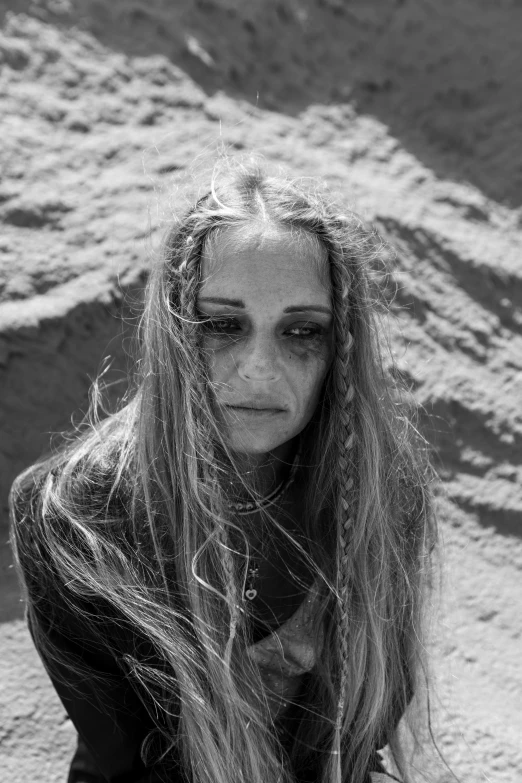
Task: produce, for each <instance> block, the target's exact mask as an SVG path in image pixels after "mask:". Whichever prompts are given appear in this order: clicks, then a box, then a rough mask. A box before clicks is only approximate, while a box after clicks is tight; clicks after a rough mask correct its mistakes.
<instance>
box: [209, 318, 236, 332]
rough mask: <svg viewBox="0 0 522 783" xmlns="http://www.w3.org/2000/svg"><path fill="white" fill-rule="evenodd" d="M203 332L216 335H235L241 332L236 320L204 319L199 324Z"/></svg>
mask: <svg viewBox="0 0 522 783" xmlns="http://www.w3.org/2000/svg"><path fill="white" fill-rule="evenodd" d="M201 323H202V326H203V329H204V330H205V332H207V333H209V334H212V335H215V336H218V335H236V334H238V333H239V332H240V331H241V324H240V323H239V321H238V320H237V318H204V319H203V321H202V322H201Z"/></svg>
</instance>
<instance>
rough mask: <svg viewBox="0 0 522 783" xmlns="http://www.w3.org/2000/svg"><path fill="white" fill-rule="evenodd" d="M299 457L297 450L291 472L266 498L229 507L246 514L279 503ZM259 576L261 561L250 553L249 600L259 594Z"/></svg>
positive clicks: (293, 477)
mask: <svg viewBox="0 0 522 783" xmlns="http://www.w3.org/2000/svg"><path fill="white" fill-rule="evenodd" d="M299 458H300V452H297V454H296V455H295V457H294V461H293V463H292V467H291V468H290V472H289V473H288V476H287V477H286V479H283V481H282V482H281V483H280V484H278V485H277V487H276V488H275V489H274V490H272V492H270V494H268V495H265V497H264V498H259V500H253V501H250V502H247V503H232V502H229V503H228V507H229V508H230V509H231V510H232V511H234V512H235V513H236V514H239V515H240V516H241V515H245V514H251V513H252V512H254V511H260V510H262V509H265V508H267V507H268V506H271V505H273V504H274V503H277V501H278V500H280V499H281V498H282V497H283V495H284V494H285V492H286V491H287V490H288V489H289V487H290V486H291V485H292V484H293V482H294V479H295V474H296V473H297V468H298V466H299ZM258 576H259V563H258V561H257V560H256V559H255V558H254V557H252V555H249V558H248V567H247V575H246V580H245V592H244V596H245V598H246V599H247V600H248V601H253V600H254V598H255V597H256V596H257V590H256V587H255V585H256V581H257V578H258Z"/></svg>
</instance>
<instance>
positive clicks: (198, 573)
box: [12, 165, 435, 783]
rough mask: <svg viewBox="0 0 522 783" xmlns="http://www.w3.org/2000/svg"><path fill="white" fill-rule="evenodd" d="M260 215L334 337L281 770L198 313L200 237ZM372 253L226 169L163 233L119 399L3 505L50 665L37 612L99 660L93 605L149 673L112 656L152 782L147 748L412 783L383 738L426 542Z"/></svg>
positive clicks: (214, 764)
mask: <svg viewBox="0 0 522 783" xmlns="http://www.w3.org/2000/svg"><path fill="white" fill-rule="evenodd" d="M260 214H262V215H263V217H264V219H265V220H266V219H269V220H270V221H272V222H273V223H275V224H277V225H279V226H285V227H289V228H291V229H295V230H299V231H304V232H307V233H308V234H311V235H313V236H314V237H316V238H317V240H318V241H319V242H320V243H321V245H322V247H324V248H325V249H326V251H327V255H328V264H329V270H330V277H331V286H332V292H333V293H332V296H333V307H334V327H335V358H334V361H333V363H332V366H331V369H330V371H329V373H328V376H327V378H326V380H325V384H324V390H323V394H322V399H321V402H320V405H319V407H318V410H317V412H316V415H315V416H314V418H313V420H312V421H311V422H310V424H309V425H307V427H306V429H305V431H304V432H303V433H302V435H301V441H302V449H303V455H304V456H303V460H302V461H303V463H304V464H305V465H306V467H305V468H303V470H306V471H307V473H308V474H309V475H308V480H307V486H308V487H309V489H308V497H307V502H306V508H307V515H306V519H304V520H303V526H304V532H305V536H306V539H307V540H308V541H309V542H310V548H309V550H308V551H309V552H314V558H313V562H312V559H311V558H310V560H311V562H312V567H313V568H314V570H315V572H316V576H317V580H318V584H319V585H320V588H319V592H320V600H319V603H318V607H317V617H316V626H317V629H318V633H321V635H322V637H323V639H324V644H323V645H322V653H321V655H320V659H319V661H318V662H317V665H316V666H315V667H314V670H313V671H312V672H311V673H310V675H309V676H308V682H307V684H308V687H307V689H306V694H305V695H304V696H303V699H302V708H303V711H304V712H303V714H306V716H307V719H306V720H302V721H301V722H300V725H299V727H298V729H297V732H296V736H295V739H294V742H293V746H292V747H291V748H287V749H286V750H283V747H282V744H281V742H280V741H279V739H278V733H277V726H276V725H274V723H273V721H271V720H270V718H269V714H268V710H267V703H266V695H265V693H264V690H263V687H262V680H261V674H260V671H259V669H258V668H257V667H256V664H255V661H254V660H253V659H252V658H251V657H250V656H248V655H246V654H245V651H246V649H247V647H248V645H249V643H250V642H251V639H250V637H249V628H248V621H247V619H246V618H247V612H246V611H245V607H244V603H243V601H244V599H243V591H242V585H243V583H244V579H245V562H246V552H247V542H246V539H245V535H244V531H242V530H241V528H240V527H239V526H238V524H237V520H236V519H234V518H233V516H231V513H230V511H229V508H228V506H227V502H226V491H225V489H224V487H226V486H227V482H226V479H227V477H229V476H230V472H231V471H234V459H233V455H231V454H230V453H229V452H228V450H227V447H226V444H225V443H224V442H223V438H222V434H221V432H220V428H219V426H218V423H217V418H216V415H215V405H214V400H213V397H212V390H211V384H210V383H209V379H208V377H207V372H206V366H205V359H204V356H203V355H202V353H201V349H200V339H199V338H200V333H201V324H200V319H199V317H198V312H197V309H196V297H197V291H198V286H199V283H200V274H201V264H200V262H201V257H202V254H203V252H204V248H205V244H206V243H207V242H208V241H209V238H210V237H211V236H212V235H213V234H214V232H216V231H218V230H221V229H223V228H226V227H229V226H242V225H246V224H248V223H250V222H251V221H253V220H256V219H259V216H260ZM381 255H382V243H381V242H380V240H379V239H378V237H377V236H376V235H375V233H374V232H373V231H372V230H371V229H369V228H368V227H367V226H366V225H365V224H364V223H363V222H362V221H361V220H360V219H359V218H358V217H357V216H356V215H355V214H353V213H352V212H345V213H344V214H340V213H339V211H338V210H336V209H335V208H333V207H332V206H331V204H330V203H329V201H328V199H326V198H324V197H322V196H321V195H319V193H318V192H317V191H314V190H313V189H312V188H310V187H308V188H305V187H304V186H303V185H301V184H299V183H296V182H292V181H289V180H285V179H281V178H274V177H270V176H267V175H265V174H264V173H263V171H262V170H260V169H259V168H258V167H257V166H244V165H242V166H237V167H230V170H229V171H228V172H226V173H225V174H223V173H221V174H220V175H219V176H216V177H215V178H214V180H213V182H212V187H211V189H210V191H209V192H208V193H206V194H205V195H204V196H203V197H201V198H200V199H199V200H198V201H197V202H196V203H195V205H194V206H193V208H192V209H190V211H189V212H188V213H187V214H185V215H184V216H183V217H182V218H181V219H179V220H178V221H176V222H175V223H174V225H173V226H172V227H171V229H170V231H169V233H168V235H167V237H166V240H165V243H164V247H163V250H162V253H161V258H160V259H159V262H158V263H157V264H156V265H155V266H154V268H153V270H152V272H151V275H150V279H149V283H148V288H147V296H146V304H145V308H144V313H143V317H142V321H141V356H140V359H139V362H138V368H137V383H136V388H135V392H134V393H133V396H132V399H131V400H130V401H128V402H127V403H126V404H125V405H124V406H123V407H122V408H121V410H119V411H118V412H116V413H114V414H113V415H111V416H109V417H108V418H106V419H104V420H102V421H98V422H96V423H94V424H93V426H91V427H89V428H88V429H87V431H86V432H84V433H83V434H82V435H81V437H79V438H78V439H76V440H75V441H74V442H72V443H69V445H68V446H66V447H64V448H63V449H62V450H61V451H60V452H59V453H58V454H55V455H54V456H53V457H51V458H49V459H47V460H46V461H44V462H42V463H40V464H39V465H37V466H34V467H33V468H32V469H30V470H29V471H26V473H25V474H23V475H22V476H21V477H20V478H19V479H18V480H17V481H16V482H15V485H14V487H13V491H12V513H13V519H14V542H15V547H16V551H17V557H18V560H19V563H20V571H21V574H22V577H23V579H24V580H25V584H26V592H27V598H28V612H29V615H30V617H33V623H32V625H33V628H34V629H35V631H34V632H35V634H36V635H37V642H38V646H39V648H40V650H41V651H42V654H43V655H44V657H45V660H46V661H47V663H48V665H49V666H52V662H53V661H56V660H58V659H59V658H60V652H59V651H58V650H56V649H54V648H53V646H52V644H51V643H50V642H49V639H48V638H47V637H46V635H45V634H43V633H41V634H39V635H38V621H37V616H38V612H39V610H41V607H42V605H43V604H42V602H47V603H46V604H45V605H46V607H48V605H50V604H51V605H52V603H53V602H52V601H50V600H49V597H50V596H53V595H54V596H57V597H58V600H57V603H61V605H64V604H65V605H66V606H67V608H68V609H70V610H71V611H73V612H75V613H78V612H83V616H84V617H85V622H86V623H89V624H90V626H91V630H92V632H93V633H95V634H97V635H98V637H99V640H100V645H102V646H104V647H105V648H107V647H108V648H109V650H111V640H110V639H109V638H107V634H106V633H104V632H103V628H102V624H101V623H100V622H98V621H97V618H96V616H93V611H92V609H91V610H90V611H89V609H88V608H87V610H86V607H92V605H93V603H94V604H95V605H96V606H97V607H98V611H99V612H100V613H101V615H102V616H103V614H104V613H105V614H106V615H108V616H116V617H117V618H119V621H120V622H121V623H122V624H124V625H125V626H126V627H128V628H129V629H130V630H131V632H132V633H133V634H134V636H135V638H136V639H141V640H143V639H144V640H146V642H147V644H148V645H149V647H150V649H152V650H153V653H154V655H153V658H150V659H149V658H147V657H140V656H139V655H137V654H136V653H135V651H133V650H132V649H127V650H124V651H123V652H121V651H116V650H114V649H112V652H113V653H114V654H115V655H116V654H117V657H118V660H119V663H120V665H121V666H122V667H123V669H124V671H125V673H126V675H127V676H128V677H129V678H130V679H131V681H132V682H133V683H134V687H135V688H136V690H137V692H138V693H140V694H141V695H142V697H143V698H144V700H145V701H148V703H151V701H152V703H154V705H155V709H156V711H157V715H158V721H157V726H158V729H157V732H156V733H159V734H160V735H161V737H160V739H161V740H162V741H161V743H160V746H158V744H155V742H154V741H153V740H154V737H153V736H151V737H150V742H149V743H148V744H147V746H146V747H144V749H143V753H144V754H145V755H147V754H148V756H149V760H150V761H151V762H153V761H154V759H155V758H157V756H158V754H159V753H160V751H159V750H158V747H161V755H162V758H163V761H164V763H168V759H169V753H171V752H172V751H175V752H176V754H177V755H180V757H181V759H182V764H183V766H184V768H185V770H186V771H187V772H188V774H189V777H190V779H192V780H193V781H194V783H245V782H246V781H248V783H266V781H278V780H280V781H286V782H287V783H291V781H293V780H295V778H294V773H293V772H292V768H293V767H294V768H295V767H296V766H298V765H299V764H300V763H304V761H306V758H307V756H308V755H309V756H310V757H314V758H316V759H319V762H318V764H319V770H320V771H319V777H318V780H319V779H321V780H322V781H323V783H341V781H348V780H349V781H350V782H351V783H363V780H364V778H365V775H366V772H367V769H368V767H369V764H370V763H371V760H372V759H373V758H374V754H375V749H376V748H377V747H382V745H384V744H386V743H389V744H390V747H391V748H392V751H393V754H394V758H395V763H396V765H397V767H398V769H399V771H400V772H401V774H402V775H403V776H404V777H405V779H407V776H408V771H407V769H406V766H405V763H404V760H403V758H402V754H401V750H400V744H399V742H398V740H397V732H396V724H397V722H398V720H399V718H400V716H401V714H402V713H403V711H404V710H405V709H406V707H407V705H408V702H409V701H410V700H411V698H412V695H413V694H414V692H415V690H416V687H417V677H418V673H419V671H422V670H423V650H424V646H423V636H422V618H423V612H424V610H423V599H424V596H425V593H426V588H427V584H428V579H429V558H430V553H431V550H432V548H433V544H434V541H435V527H434V521H433V514H432V509H431V500H430V491H429V483H430V474H429V470H428V469H427V467H426V464H425V461H424V459H423V458H422V453H421V452H422V448H421V447H420V444H419V439H418V437H417V436H416V432H415V429H414V427H413V426H412V425H411V423H410V416H409V412H408V410H407V408H406V407H405V404H404V403H403V402H401V399H400V393H399V390H398V389H397V387H396V385H395V384H394V382H393V380H392V375H390V374H389V373H387V372H386V371H385V369H384V367H383V360H382V357H381V346H380V341H379V330H378V328H377V326H376V290H375V287H374V286H373V284H372V277H373V275H374V272H375V269H376V266H377V265H378V262H379V259H380V257H381ZM238 541H239V542H240V544H239V545H238ZM241 541H243V543H244V546H242V545H241ZM64 663H65V664H66V665H67V666H69V667H71V668H73V667H79V666H80V663H79V662H78V661H72V660H71V659H70V658H69V659H68V660H66V661H64ZM154 754H156V756H155V755H154Z"/></svg>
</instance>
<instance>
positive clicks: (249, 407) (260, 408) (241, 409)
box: [225, 403, 285, 416]
mask: <svg viewBox="0 0 522 783" xmlns="http://www.w3.org/2000/svg"><path fill="white" fill-rule="evenodd" d="M225 408H228V409H229V410H232V411H237V412H238V413H244V414H251V415H254V416H255V415H262V414H265V415H267V414H275V413H285V410H284V408H277V407H275V406H269V405H257V404H254V403H248V404H246V403H245V404H244V405H225Z"/></svg>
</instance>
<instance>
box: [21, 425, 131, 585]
mask: <svg viewBox="0 0 522 783" xmlns="http://www.w3.org/2000/svg"><path fill="white" fill-rule="evenodd" d="M107 429H108V427H107ZM120 462H121V460H120V453H119V445H118V438H117V437H111V438H103V437H100V433H99V432H97V431H95V430H93V431H91V433H87V435H86V436H82V437H81V438H78V439H77V440H76V441H74V442H72V443H70V444H68V446H67V447H66V448H64V449H62V450H61V451H59V452H58V453H56V454H54V455H53V456H51V457H48V458H46V459H44V460H41V461H40V462H38V463H36V464H35V465H33V466H31V467H30V468H28V469H27V470H25V471H24V472H23V473H22V474H20V476H18V477H17V478H16V480H15V481H14V483H13V486H12V488H11V492H10V499H9V506H10V521H11V541H12V544H13V549H14V553H15V560H16V563H17V566H18V570H19V574H20V576H21V579H22V583H23V584H24V586H25V588H26V592H27V594H28V595H27V596H26V597H27V598H29V599H34V598H35V597H37V596H39V595H41V594H42V593H45V592H46V590H47V589H48V588H49V589H50V588H51V587H52V586H53V585H55V584H57V583H58V582H59V581H60V576H61V575H62V576H63V573H64V566H65V565H67V563H69V565H71V564H72V563H73V561H76V562H77V563H78V564H81V562H82V559H83V561H84V562H85V563H87V561H88V559H89V556H90V555H89V550H90V546H91V543H92V540H90V536H91V533H92V532H93V531H94V530H96V534H97V536H98V535H99V540H100V541H101V540H102V538H103V535H104V531H105V530H106V529H108V528H109V527H111V528H112V529H114V527H115V526H116V525H122V524H123V520H124V517H125V515H126V509H127V506H128V505H129V502H128V496H129V494H130V491H129V487H130V485H131V481H130V479H129V477H128V476H125V475H123V472H122V471H121V466H120ZM91 554H92V552H91Z"/></svg>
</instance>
